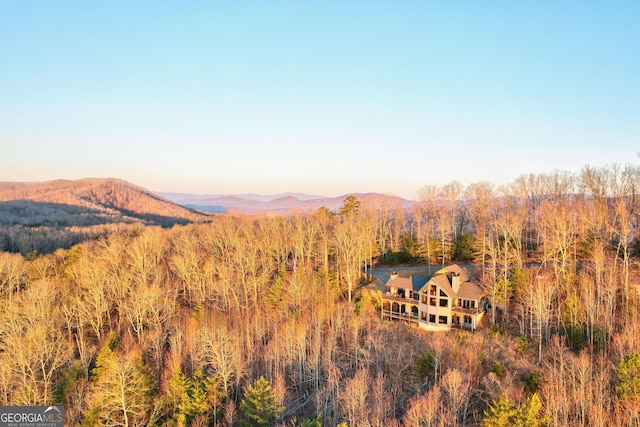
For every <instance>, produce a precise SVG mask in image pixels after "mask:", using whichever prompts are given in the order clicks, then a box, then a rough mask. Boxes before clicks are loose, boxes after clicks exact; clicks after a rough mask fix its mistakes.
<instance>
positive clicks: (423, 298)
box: [422, 295, 427, 304]
mask: <svg viewBox="0 0 640 427" xmlns="http://www.w3.org/2000/svg"><path fill="white" fill-rule="evenodd" d="M422 303H423V304H426V303H427V296H426V295H422Z"/></svg>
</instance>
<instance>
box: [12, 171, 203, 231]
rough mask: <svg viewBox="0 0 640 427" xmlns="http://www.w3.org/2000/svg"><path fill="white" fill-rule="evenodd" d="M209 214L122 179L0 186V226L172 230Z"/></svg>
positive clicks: (58, 181) (57, 181)
mask: <svg viewBox="0 0 640 427" xmlns="http://www.w3.org/2000/svg"><path fill="white" fill-rule="evenodd" d="M204 216H205V214H204V213H202V212H197V211H195V210H193V209H188V208H185V207H183V206H180V205H178V204H175V203H173V202H171V201H169V200H167V199H164V198H162V197H160V196H158V195H155V194H153V193H151V192H149V191H148V190H145V189H144V188H141V187H138V186H136V185H133V184H130V183H128V182H126V181H122V180H118V179H110V178H109V179H94V178H91V179H81V180H75V181H69V180H56V181H48V182H40V183H15V182H8V183H0V224H6V225H11V224H22V225H31V226H36V225H59V226H90V225H97V224H110V223H120V222H125V223H127V222H138V221H140V222H143V223H145V224H155V225H162V226H171V225H173V224H185V223H188V222H192V221H195V220H198V219H201V218H203V217H204Z"/></svg>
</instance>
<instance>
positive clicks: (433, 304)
mask: <svg viewBox="0 0 640 427" xmlns="http://www.w3.org/2000/svg"><path fill="white" fill-rule="evenodd" d="M429 305H431V306H434V307H435V306H436V299H435V298H429Z"/></svg>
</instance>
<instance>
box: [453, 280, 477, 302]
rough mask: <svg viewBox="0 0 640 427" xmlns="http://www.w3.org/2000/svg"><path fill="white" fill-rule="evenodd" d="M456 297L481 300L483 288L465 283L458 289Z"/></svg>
mask: <svg viewBox="0 0 640 427" xmlns="http://www.w3.org/2000/svg"><path fill="white" fill-rule="evenodd" d="M456 297H457V298H464V299H475V300H479V299H480V298H482V288H481V287H480V286H478V285H477V284H475V283H471V282H463V283H462V284H461V285H460V289H458V293H457V294H456Z"/></svg>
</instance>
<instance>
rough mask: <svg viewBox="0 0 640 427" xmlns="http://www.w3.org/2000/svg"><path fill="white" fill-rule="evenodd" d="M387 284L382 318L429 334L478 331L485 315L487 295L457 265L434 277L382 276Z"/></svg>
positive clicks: (395, 273) (381, 278) (383, 299)
mask: <svg viewBox="0 0 640 427" xmlns="http://www.w3.org/2000/svg"><path fill="white" fill-rule="evenodd" d="M378 277H379V279H380V280H381V281H382V282H383V283H384V286H385V291H384V292H383V293H382V317H383V318H386V319H399V320H406V321H409V322H412V323H416V324H417V325H418V326H420V327H421V328H424V329H428V330H435V331H444V330H449V329H451V328H459V329H468V330H475V329H476V328H477V327H478V324H479V322H480V319H482V316H483V314H484V312H485V307H486V304H487V303H486V294H485V292H484V290H483V288H482V287H481V286H480V285H479V284H477V283H474V282H472V281H471V280H470V279H469V275H468V274H467V272H466V271H465V270H464V269H463V268H461V267H460V266H458V265H455V264H453V265H449V266H447V267H444V268H442V269H440V270H438V271H436V272H435V273H434V274H433V275H431V276H424V275H410V276H409V277H400V275H399V274H398V273H397V272H393V273H391V274H388V275H379V276H378Z"/></svg>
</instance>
